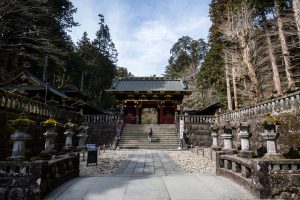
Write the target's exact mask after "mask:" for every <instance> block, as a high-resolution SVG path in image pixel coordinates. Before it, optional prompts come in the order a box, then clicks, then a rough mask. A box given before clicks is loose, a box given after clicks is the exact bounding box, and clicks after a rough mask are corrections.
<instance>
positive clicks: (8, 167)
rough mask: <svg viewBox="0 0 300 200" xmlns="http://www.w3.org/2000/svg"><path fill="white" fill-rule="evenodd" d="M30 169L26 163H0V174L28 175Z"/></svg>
mask: <svg viewBox="0 0 300 200" xmlns="http://www.w3.org/2000/svg"><path fill="white" fill-rule="evenodd" d="M29 169H30V164H29V163H28V162H21V161H5V162H4V161H3V162H0V174H1V175H3V174H6V175H9V174H15V175H16V174H20V175H24V174H28V173H29Z"/></svg>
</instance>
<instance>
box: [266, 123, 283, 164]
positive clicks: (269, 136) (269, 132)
mask: <svg viewBox="0 0 300 200" xmlns="http://www.w3.org/2000/svg"><path fill="white" fill-rule="evenodd" d="M262 126H263V128H264V132H263V133H261V136H262V137H263V139H264V140H265V141H266V143H267V153H266V154H265V155H264V158H269V157H282V156H281V155H280V154H279V153H278V152H277V144H276V140H277V139H278V136H279V135H278V133H277V129H278V124H277V123H276V122H271V121H264V122H263V123H262Z"/></svg>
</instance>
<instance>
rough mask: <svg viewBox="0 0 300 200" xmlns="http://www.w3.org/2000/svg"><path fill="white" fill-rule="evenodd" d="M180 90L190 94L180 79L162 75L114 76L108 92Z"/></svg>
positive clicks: (185, 84)
mask: <svg viewBox="0 0 300 200" xmlns="http://www.w3.org/2000/svg"><path fill="white" fill-rule="evenodd" d="M155 91H156V92H162V91H164V92H180V93H184V94H190V93H191V91H190V90H188V85H187V83H186V82H185V81H183V80H182V79H171V78H164V77H127V78H116V79H114V81H113V83H112V87H111V88H110V89H109V90H107V92H109V93H115V92H117V93H122V92H155Z"/></svg>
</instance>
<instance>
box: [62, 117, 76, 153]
mask: <svg viewBox="0 0 300 200" xmlns="http://www.w3.org/2000/svg"><path fill="white" fill-rule="evenodd" d="M76 127H77V124H74V123H72V122H71V120H69V121H68V122H67V123H66V124H65V125H64V128H65V129H66V131H65V132H64V134H65V136H66V141H65V147H64V148H65V149H72V147H73V139H72V137H73V135H74V134H75V128H76Z"/></svg>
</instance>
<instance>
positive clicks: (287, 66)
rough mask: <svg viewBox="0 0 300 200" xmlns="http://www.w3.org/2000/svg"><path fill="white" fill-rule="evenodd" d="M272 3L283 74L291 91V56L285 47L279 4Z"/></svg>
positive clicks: (292, 82) (292, 80)
mask: <svg viewBox="0 0 300 200" xmlns="http://www.w3.org/2000/svg"><path fill="white" fill-rule="evenodd" d="M294 2H295V1H294ZM274 3H275V13H276V17H277V25H278V34H279V38H280V42H281V49H282V55H283V59H284V65H285V73H286V76H287V80H288V89H289V90H291V89H293V88H294V87H295V86H296V84H295V80H294V78H293V74H292V73H293V68H292V63H291V55H290V52H289V47H288V45H287V41H286V38H285V33H284V27H283V19H282V16H281V11H280V8H281V6H280V2H279V1H278V0H274ZM299 20H300V17H299ZM296 22H297V21H296Z"/></svg>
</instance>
